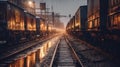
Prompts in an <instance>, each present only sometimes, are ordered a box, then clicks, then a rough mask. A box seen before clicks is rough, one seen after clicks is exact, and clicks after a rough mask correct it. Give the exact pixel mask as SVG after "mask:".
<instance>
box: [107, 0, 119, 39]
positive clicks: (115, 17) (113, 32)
mask: <svg viewBox="0 0 120 67" xmlns="http://www.w3.org/2000/svg"><path fill="white" fill-rule="evenodd" d="M119 4H120V0H109V11H108V12H109V14H108V20H109V21H108V24H109V25H108V30H109V31H110V32H109V35H107V36H108V37H107V38H109V39H113V40H120V34H119V33H120V5H119Z"/></svg>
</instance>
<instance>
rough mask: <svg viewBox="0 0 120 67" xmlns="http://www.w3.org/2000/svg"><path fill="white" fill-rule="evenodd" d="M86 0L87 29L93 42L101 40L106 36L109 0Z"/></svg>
mask: <svg viewBox="0 0 120 67" xmlns="http://www.w3.org/2000/svg"><path fill="white" fill-rule="evenodd" d="M87 1H88V15H87V17H88V20H87V21H88V29H87V31H89V34H90V36H89V37H91V38H92V41H93V42H97V40H98V41H102V40H104V39H105V38H106V37H105V36H106V33H107V32H108V31H107V26H108V16H107V15H108V1H109V0H92V1H91V0H87Z"/></svg>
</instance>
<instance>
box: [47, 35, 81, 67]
mask: <svg viewBox="0 0 120 67" xmlns="http://www.w3.org/2000/svg"><path fill="white" fill-rule="evenodd" d="M77 66H79V67H82V63H81V61H80V60H79V58H78V56H77V54H76V53H75V51H74V50H73V48H72V47H71V46H70V43H69V42H68V40H67V39H66V38H65V37H62V38H61V39H60V41H59V43H58V44H57V45H56V48H55V50H54V53H53V56H52V59H51V61H50V65H49V67H77Z"/></svg>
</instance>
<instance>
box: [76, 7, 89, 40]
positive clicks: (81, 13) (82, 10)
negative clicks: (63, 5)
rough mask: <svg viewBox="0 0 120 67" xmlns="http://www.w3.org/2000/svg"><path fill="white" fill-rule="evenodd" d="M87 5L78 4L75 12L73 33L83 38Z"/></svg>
mask: <svg viewBox="0 0 120 67" xmlns="http://www.w3.org/2000/svg"><path fill="white" fill-rule="evenodd" d="M86 20H87V6H86V5H85V6H80V7H79V9H78V10H77V12H76V13H75V19H74V22H75V24H74V26H75V27H74V35H76V36H77V37H79V38H82V39H83V36H85V34H86V32H85V31H86V29H87V21H86Z"/></svg>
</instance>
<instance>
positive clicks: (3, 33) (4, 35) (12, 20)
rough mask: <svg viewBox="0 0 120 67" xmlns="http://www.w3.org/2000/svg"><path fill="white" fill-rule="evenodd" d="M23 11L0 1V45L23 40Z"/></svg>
mask: <svg viewBox="0 0 120 67" xmlns="http://www.w3.org/2000/svg"><path fill="white" fill-rule="evenodd" d="M24 31H25V27H24V10H23V9H22V8H20V7H17V6H16V5H14V4H12V3H10V2H8V1H0V44H6V43H9V42H10V43H18V42H19V40H22V39H24Z"/></svg>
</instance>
